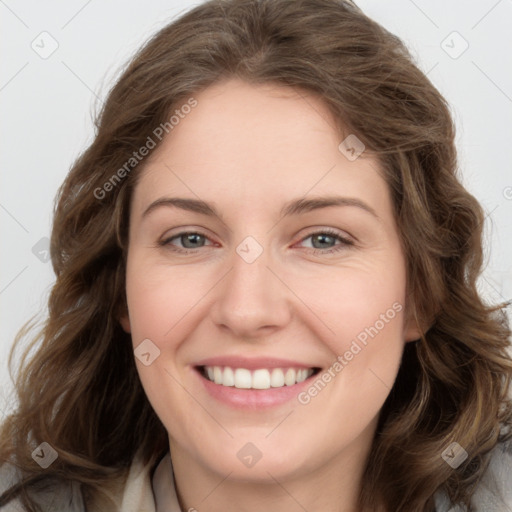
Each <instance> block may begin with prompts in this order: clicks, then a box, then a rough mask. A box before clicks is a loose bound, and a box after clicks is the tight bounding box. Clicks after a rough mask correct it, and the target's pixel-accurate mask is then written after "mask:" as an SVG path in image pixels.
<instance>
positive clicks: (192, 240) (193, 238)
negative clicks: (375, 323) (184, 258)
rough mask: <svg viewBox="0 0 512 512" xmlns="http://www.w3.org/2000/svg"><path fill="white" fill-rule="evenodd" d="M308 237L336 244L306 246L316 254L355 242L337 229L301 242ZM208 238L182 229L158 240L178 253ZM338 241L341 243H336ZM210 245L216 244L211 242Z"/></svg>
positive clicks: (195, 247)
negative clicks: (174, 241) (179, 245)
mask: <svg viewBox="0 0 512 512" xmlns="http://www.w3.org/2000/svg"><path fill="white" fill-rule="evenodd" d="M308 238H311V239H312V240H316V241H317V242H319V243H320V244H327V245H329V244H334V245H329V246H328V247H325V246H324V247H322V246H320V247H314V246H313V247H312V248H306V249H307V250H308V252H312V253H314V254H330V253H333V252H337V251H341V250H343V249H345V248H346V247H347V246H352V245H354V242H353V241H352V240H349V239H348V238H345V237H343V236H341V235H340V234H339V233H338V232H337V231H334V230H332V229H323V230H321V231H315V232H313V233H310V234H309V235H308V236H306V237H305V238H303V239H302V240H301V242H304V241H305V240H307V239H308ZM173 240H178V241H179V242H180V244H182V246H181V247H178V246H176V245H175V244H174V243H172V242H173ZM207 240H209V238H208V237H207V236H206V235H204V234H203V233H200V232H197V231H182V232H181V233H178V234H176V235H174V236H172V237H170V238H165V239H163V240H161V241H160V242H158V244H159V245H160V246H163V247H166V248H168V249H169V250H171V251H174V252H177V253H181V254H191V253H197V251H198V250H199V249H201V247H205V245H204V242H205V241H207ZM202 242H203V243H202ZM336 242H340V243H338V244H337V245H336ZM209 245H215V244H213V243H211V244H209Z"/></svg>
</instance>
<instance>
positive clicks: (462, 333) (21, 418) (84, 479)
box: [0, 0, 512, 512]
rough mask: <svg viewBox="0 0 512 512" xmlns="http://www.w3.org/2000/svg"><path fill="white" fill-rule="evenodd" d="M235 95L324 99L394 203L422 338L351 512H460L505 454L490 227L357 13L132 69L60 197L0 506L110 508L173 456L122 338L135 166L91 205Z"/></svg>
mask: <svg viewBox="0 0 512 512" xmlns="http://www.w3.org/2000/svg"><path fill="white" fill-rule="evenodd" d="M233 77H236V78H240V79H243V80H245V81H247V82H249V83H252V84H263V83H275V84H279V85H283V86H288V87H294V88H296V89H297V91H305V92H306V93H309V94H316V95H318V97H320V98H321V99H322V100H323V101H324V102H325V104H326V105H327V106H328V107H329V110H330V111H331V112H332V114H333V118H334V119H335V120H336V123H337V126H336V128H337V129H338V130H339V133H340V136H342V137H344V136H346V135H348V134H350V133H353V134H355V135H357V137H358V138H359V139H361V140H362V141H363V142H364V144H365V146H366V149H367V151H368V152H369V153H371V154H374V155H375V156H376V157H377V158H378V161H379V162H380V164H381V169H379V172H382V173H383V176H384V177H385V179H386V182H387V183H388V185H389V187H390V190H391V192H392V197H393V203H394V208H395V215H396V219H397V223H398V228H399V233H400V237H401V242H402V245H403V250H404V254H405V256H406V261H407V286H408V290H407V291H408V304H407V305H406V306H407V308H406V309H407V312H408V314H409V315H413V317H414V318H415V319H416V321H417V322H418V325H420V326H421V327H422V332H423V334H422V336H421V340H419V341H418V342H416V343H407V344H406V346H405V349H404V353H403V359H402V364H401V367H400V370H399V373H398V376H397V379H396V382H395V384H394V387H393V389H392V390H391V392H390V395H389V396H388V399H387V400H386V402H385V404H384V407H383V409H382V411H381V415H380V419H379V425H378V428H377V432H376V435H375V439H374V442H373V445H372V449H371V452H370V456H369V458H368V461H367V466H366V471H365V475H364V478H363V480H362V485H361V491H360V507H361V508H360V509H361V510H363V509H366V508H370V509H372V508H374V507H375V506H377V504H378V503H379V502H381V503H383V504H384V506H385V507H386V509H387V510H393V511H396V512H411V511H413V512H414V511H418V512H421V511H427V510H431V509H432V506H433V494H434V493H435V491H437V490H439V489H443V490H444V491H446V492H447V493H448V495H449V497H450V498H451V499H452V501H454V502H460V503H465V504H466V505H469V500H470V497H471V494H472V492H473V490H474V486H475V483H477V482H478V480H479V478H480V477H481V476H482V474H483V472H484V470H485V468H486V465H487V463H488V457H487V455H488V454H489V452H490V450H491V449H492V448H493V447H494V446H495V445H496V444H497V442H498V441H500V440H503V439H505V438H508V437H510V433H507V428H508V427H509V426H510V424H511V422H512V419H511V418H512V406H511V402H510V396H509V394H508V393H509V390H510V381H511V376H512V361H511V358H510V354H509V353H508V352H507V349H508V347H509V346H510V329H509V325H508V322H507V318H506V316H505V315H504V313H503V312H502V309H503V304H501V305H497V306H490V305H487V304H485V303H484V301H483V300H482V299H481V297H480V296H479V294H478V291H477V288H476V281H477V278H478V276H479V274H480V273H481V268H482V259H483V257H482V229H483V224H484V220H485V216H484V213H483V210H482V208H481V207H480V205H479V203H478V202H477V201H476V199H475V198H474V197H473V196H472V195H471V194H469V193H468V192H467V191H466V190H465V189H464V187H463V186H462V185H461V183H460V178H459V176H458V167H457V159H456V150H455V143H454V139H455V129H454V125H453V121H452V118H451V115H450V110H449V106H448V105H447V103H446V101H445V100H444V98H443V97H442V96H441V94H440V93H439V92H438V91H437V90H436V89H435V87H434V86H433V85H432V84H431V83H430V82H429V80H428V79H427V78H426V76H425V75H424V74H423V73H422V72H421V71H420V70H419V69H418V67H417V66H416V65H415V63H414V61H413V58H412V56H411V55H410V53H409V51H408V50H407V48H406V47H405V46H404V44H403V43H402V42H401V41H400V40H399V39H398V38H397V37H396V36H394V35H393V34H391V33H389V32H388V31H387V30H385V29H384V28H383V27H381V26H380V25H379V24H377V23H376V22H374V21H373V20H371V19H369V18H368V17H367V16H366V15H365V14H364V13H362V12H361V11H360V10H359V9H358V8H357V7H356V6H355V4H353V3H350V2H348V1H342V0H218V1H209V2H207V3H204V4H202V5H200V6H198V7H196V8H194V9H192V10H190V11H189V12H187V13H185V14H184V15H183V16H181V17H180V18H179V19H178V20H176V21H175V22H173V23H172V24H170V25H168V26H166V27H165V28H163V29H162V30H160V31H159V32H158V33H157V34H155V35H154V36H153V37H152V38H151V39H150V40H149V41H148V42H147V43H146V44H145V45H144V46H143V47H142V48H141V49H140V50H139V51H138V52H137V54H136V55H135V56H134V58H133V59H132V60H131V62H130V63H129V64H128V66H127V67H126V68H125V69H124V71H123V73H122V75H121V77H120V78H119V80H118V81H117V82H116V84H115V85H114V86H113V88H112V89H111V91H110V92H109V95H108V98H107V100H106V102H105V104H104V106H103V108H102V111H101V113H100V115H99V116H98V117H97V121H96V133H95V138H94V141H93V142H92V144H91V145H90V146H89V147H88V148H87V149H86V150H85V151H84V152H83V154H82V155H81V156H80V157H79V158H78V159H77V161H76V162H75V163H74V165H73V167H72V168H71V170H70V172H69V174H68V176H67V177H66V179H65V181H64V183H63V184H62V186H61V187H60V189H59V191H58V195H57V197H56V201H55V209H54V222H53V230H52V235H51V259H52V265H53V268H54V271H55V274H56V281H55V284H54V286H53V288H52V290H51V295H50V297H49V303H48V317H47V319H46V321H45V323H44V325H43V327H42V328H41V329H40V330H39V332H38V333H37V335H36V336H35V337H34V338H33V340H32V343H31V344H30V345H29V347H28V348H27V349H26V350H25V352H24V354H23V357H22V359H21V362H20V369H19V372H18V374H17V378H16V379H15V380H16V382H15V389H16V393H17V395H16V398H17V408H16V410H15V412H14V413H13V414H11V415H10V416H9V417H8V418H7V419H6V420H5V421H4V423H3V425H2V427H1V431H0V439H1V441H0V461H10V462H13V463H15V464H16V466H17V467H18V468H19V469H20V471H22V473H23V475H24V479H23V480H22V481H21V482H20V483H19V484H18V485H17V486H15V487H13V488H12V489H10V490H8V491H7V492H6V493H4V495H3V496H2V497H0V506H1V505H2V504H4V503H6V502H7V501H9V499H11V498H13V497H15V496H19V497H20V499H21V500H22V502H23V504H24V505H25V507H26V508H27V510H29V511H35V510H37V506H36V505H35V504H34V503H33V502H32V500H31V497H30V492H29V491H30V490H31V489H36V488H38V486H39V487H40V486H41V485H46V484H45V482H51V481H61V482H62V481H64V482H72V481H76V482H80V483H81V485H82V489H83V492H84V496H85V499H86V501H87V502H89V503H95V502H101V500H105V503H107V502H108V493H107V492H106V488H107V487H108V485H107V484H108V483H109V482H110V483H115V482H119V481H121V479H122V478H123V477H124V476H125V475H126V472H127V469H128V468H129V466H130V464H131V462H132V460H133V457H134V455H135V453H136V452H137V451H138V450H141V452H142V454H143V457H144V461H145V462H148V461H149V460H150V459H151V457H153V456H154V455H155V454H156V453H163V452H164V451H166V450H167V449H168V440H167V433H166V430H165V428H164V426H163V424H162V423H161V421H160V420H159V418H158V417H157V415H156V414H155V412H154V410H153V409H152V407H151V405H150V403H149V401H148V399H147V398H146V396H145V393H144V390H143V388H142V386H141V383H140V380H139V378H138V375H137V371H136V366H135V363H134V357H133V349H132V345H131V339H130V336H129V335H128V334H126V333H125V332H124V331H123V330H122V328H121V326H120V325H119V322H118V318H119V317H120V315H121V314H122V313H123V312H124V311H125V310H126V296H125V264H126V251H127V243H128V242H127V227H128V222H129V207H130V198H131V195H132V192H133V189H134V187H135V185H136V183H137V176H140V172H141V170H142V169H143V164H139V165H138V166H135V167H134V169H133V170H132V171H131V172H130V173H129V174H128V175H127V176H126V177H124V178H123V179H122V180H119V183H117V182H116V183H115V184H114V185H113V186H112V187H109V188H111V189H112V190H109V192H108V193H105V194H103V196H104V197H102V198H101V199H99V198H97V195H96V194H95V191H97V190H98V189H101V190H104V191H105V190H106V189H107V188H106V187H104V185H105V184H106V183H107V182H109V180H112V176H113V174H114V173H115V172H116V170H117V169H119V168H121V167H122V166H123V165H124V164H125V163H126V162H127V160H128V159H129V158H130V157H131V156H132V154H133V152H134V151H137V150H138V149H139V148H141V147H142V146H143V145H144V144H145V143H146V141H147V137H148V136H151V135H152V133H153V131H154V130H155V128H156V127H157V126H159V125H160V124H161V123H165V122H166V121H168V118H169V115H170V112H172V110H173V109H174V108H176V107H178V106H179V105H180V104H181V102H183V101H185V100H186V99H187V98H190V97H192V96H193V95H194V94H197V93H198V92H199V91H201V90H202V89H204V88H205V87H208V86H209V85H211V84H213V83H215V82H218V81H220V80H223V79H229V78H233ZM341 140H342V139H341V138H340V142H341ZM157 146H158V144H157ZM110 183H112V181H110ZM33 327H34V326H33V325H29V324H26V325H25V326H24V328H22V329H21V330H20V332H19V333H18V335H17V337H16V340H15V345H14V347H13V349H12V351H11V354H10V358H9V369H10V371H11V375H12V369H11V367H12V361H13V355H14V350H15V348H16V347H17V345H18V344H19V343H20V342H21V340H22V339H23V338H24V337H25V336H26V335H27V333H28V332H29V331H30V330H31V329H32V328H33ZM32 349H35V352H34V354H33V355H32V357H31V358H29V357H28V356H29V352H30V350H32ZM454 440H456V441H457V442H458V443H459V444H460V445H462V446H463V447H464V448H465V449H466V451H467V452H468V453H469V457H468V459H467V460H466V461H465V462H464V463H463V464H462V465H461V466H460V467H459V468H458V469H457V470H456V471H455V470H452V469H451V468H450V467H449V466H448V465H447V464H446V463H445V462H444V461H443V459H442V458H441V456H440V454H441V453H442V451H443V449H444V448H445V447H446V446H447V445H448V444H449V443H450V442H451V441H454ZM42 441H46V442H48V443H49V444H50V445H52V446H53V447H54V448H55V449H56V450H57V452H58V455H59V457H58V459H57V460H56V461H55V462H54V463H53V464H52V465H51V467H50V468H48V469H46V470H45V472H44V474H41V472H40V470H39V469H40V468H39V467H38V466H37V465H36V464H35V463H34V461H33V459H32V457H31V452H32V450H33V449H34V447H35V446H37V445H38V444H39V443H40V442H42Z"/></svg>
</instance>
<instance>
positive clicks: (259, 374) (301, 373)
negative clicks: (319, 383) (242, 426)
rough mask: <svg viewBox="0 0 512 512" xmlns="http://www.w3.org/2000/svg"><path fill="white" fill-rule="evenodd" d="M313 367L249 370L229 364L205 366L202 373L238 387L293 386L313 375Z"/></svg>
mask: <svg viewBox="0 0 512 512" xmlns="http://www.w3.org/2000/svg"><path fill="white" fill-rule="evenodd" d="M313 372H314V370H313V368H309V369H306V368H301V369H295V368H273V369H271V370H267V369H266V368H261V369H259V370H254V371H253V372H251V371H250V370H247V369H246V368H235V369H233V368H230V367H229V366H225V367H220V366H206V367H205V373H204V375H205V376H206V377H207V378H208V380H211V381H212V382H215V384H220V385H221V386H229V387H233V386H234V387H235V388H239V389H269V388H271V387H272V388H281V387H284V386H285V385H286V386H293V385H294V384H297V383H298V382H303V381H305V380H306V379H307V378H308V377H310V376H311V375H313Z"/></svg>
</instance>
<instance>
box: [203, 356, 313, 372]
mask: <svg viewBox="0 0 512 512" xmlns="http://www.w3.org/2000/svg"><path fill="white" fill-rule="evenodd" d="M194 366H229V367H230V368H246V369H247V370H257V369H259V368H306V369H308V368H318V366H314V365H311V364H305V363H301V362H299V361H292V360H291V359H281V358H278V357H250V358H249V357H242V356H216V357H209V358H207V359H202V360H201V361H198V362H197V363H195V364H194Z"/></svg>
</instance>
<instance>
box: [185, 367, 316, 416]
mask: <svg viewBox="0 0 512 512" xmlns="http://www.w3.org/2000/svg"><path fill="white" fill-rule="evenodd" d="M194 372H195V373H196V374H197V375H198V377H199V379H200V380H201V382H202V384H203V386H204V387H205V389H206V391H207V392H208V393H209V394H210V395H211V396H212V397H213V398H215V399H216V400H219V401H220V402H223V403H225V404H227V405H230V406H231V407H235V408H240V409H262V408H267V407H276V406H278V405H282V404H284V403H286V402H289V401H290V400H293V399H294V398H297V395H298V394H299V393H300V392H301V391H302V390H303V389H304V388H305V387H307V386H309V385H310V383H311V379H314V378H315V377H316V375H317V374H316V373H314V374H313V375H311V376H310V377H308V378H307V379H306V380H304V381H302V382H298V383H297V384H294V385H293V386H283V387H281V388H269V389H239V388H235V387H234V386H222V385H221V384H215V382H212V381H211V380H208V379H207V378H206V377H203V375H202V374H201V371H200V370H198V369H197V368H194Z"/></svg>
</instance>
